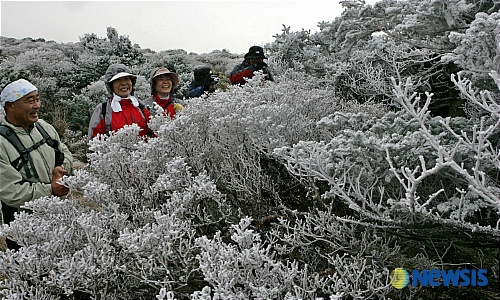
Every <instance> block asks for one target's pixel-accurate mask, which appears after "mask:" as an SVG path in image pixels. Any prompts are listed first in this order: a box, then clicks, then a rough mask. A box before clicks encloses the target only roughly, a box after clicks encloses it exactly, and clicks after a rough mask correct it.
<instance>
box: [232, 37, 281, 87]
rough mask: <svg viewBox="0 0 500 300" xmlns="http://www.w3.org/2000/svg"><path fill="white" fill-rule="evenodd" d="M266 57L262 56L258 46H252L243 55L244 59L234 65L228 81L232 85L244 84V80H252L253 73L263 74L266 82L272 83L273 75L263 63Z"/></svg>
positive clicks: (260, 48)
mask: <svg viewBox="0 0 500 300" xmlns="http://www.w3.org/2000/svg"><path fill="white" fill-rule="evenodd" d="M264 59H267V57H266V56H265V55H264V49H262V47H259V46H252V47H250V49H248V53H247V54H245V59H244V60H243V62H242V63H241V64H239V65H236V66H235V67H234V69H233V71H232V72H231V75H230V77H229V80H231V83H232V84H244V83H245V78H252V77H253V76H254V72H255V71H261V70H262V72H263V73H264V75H265V78H266V80H270V81H274V78H273V75H272V74H271V72H270V71H269V68H268V66H267V64H266V63H265V62H264Z"/></svg>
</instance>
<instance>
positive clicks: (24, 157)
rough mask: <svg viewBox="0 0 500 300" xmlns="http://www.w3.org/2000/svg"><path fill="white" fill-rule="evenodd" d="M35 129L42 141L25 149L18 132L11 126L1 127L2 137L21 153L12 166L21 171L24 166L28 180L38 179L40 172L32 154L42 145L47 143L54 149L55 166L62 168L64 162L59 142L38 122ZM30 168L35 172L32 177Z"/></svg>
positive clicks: (0, 133)
mask: <svg viewBox="0 0 500 300" xmlns="http://www.w3.org/2000/svg"><path fill="white" fill-rule="evenodd" d="M35 127H36V129H37V130H38V132H40V134H41V135H42V139H41V140H40V141H38V142H37V143H35V144H33V145H32V146H31V147H29V148H26V147H24V145H23V143H22V142H21V140H20V139H19V136H17V134H16V132H15V131H14V130H12V128H10V127H9V126H6V125H3V124H1V125H0V135H2V136H3V137H4V138H5V139H7V140H8V141H9V142H10V143H11V144H12V146H14V148H16V150H17V152H18V153H19V157H18V158H16V159H15V160H13V161H12V162H11V165H12V166H13V167H14V168H15V169H16V170H17V171H19V170H20V169H21V167H23V166H24V172H25V173H26V177H27V178H31V177H35V178H39V177H38V172H37V171H36V168H35V165H34V164H33V160H32V158H31V155H30V152H31V151H33V150H35V149H37V148H38V147H40V146H41V145H43V144H45V143H47V145H49V146H50V147H51V148H53V149H54V154H55V166H61V165H62V163H63V162H64V153H62V152H61V150H59V141H57V140H55V139H53V138H52V137H51V136H50V135H49V134H48V133H47V131H45V129H44V128H43V127H42V125H40V124H39V123H38V122H36V123H35ZM29 166H31V170H33V175H31V171H30V168H29Z"/></svg>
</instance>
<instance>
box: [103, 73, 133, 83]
mask: <svg viewBox="0 0 500 300" xmlns="http://www.w3.org/2000/svg"><path fill="white" fill-rule="evenodd" d="M125 76H130V77H133V78H135V75H134V74H130V73H127V72H120V73H118V74H116V75H115V76H113V77H111V79H110V80H109V82H112V81H115V80H117V79H118V78H122V77H125Z"/></svg>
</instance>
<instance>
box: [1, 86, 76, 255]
mask: <svg viewBox="0 0 500 300" xmlns="http://www.w3.org/2000/svg"><path fill="white" fill-rule="evenodd" d="M0 106H1V107H2V108H3V109H4V110H5V116H4V118H3V119H2V121H1V123H0V182H1V184H0V200H1V205H2V220H3V223H5V224H8V223H10V222H11V221H12V220H14V213H15V212H18V211H19V210H20V209H21V206H22V205H23V204H24V203H26V202H28V201H31V200H35V199H37V198H40V197H44V196H51V195H54V196H65V195H66V194H67V193H68V191H69V189H68V188H67V187H66V186H64V185H62V184H59V183H58V181H59V180H60V179H61V178H62V177H63V175H65V174H68V175H70V174H71V173H72V172H73V156H72V154H71V152H70V151H69V149H68V147H66V145H64V144H63V143H62V142H61V140H60V138H59V135H58V134H57V131H56V130H55V128H54V127H53V126H52V125H50V124H48V123H47V122H45V121H43V120H42V119H39V118H38V113H39V111H40V106H41V104H40V98H39V96H38V89H37V88H36V87H35V86H34V85H33V84H31V83H30V82H29V81H27V80H25V79H19V80H16V81H14V82H12V83H10V84H8V85H6V86H5V87H4V88H3V90H2V92H1V94H0ZM7 246H8V247H9V248H17V245H16V243H15V242H13V241H10V240H7Z"/></svg>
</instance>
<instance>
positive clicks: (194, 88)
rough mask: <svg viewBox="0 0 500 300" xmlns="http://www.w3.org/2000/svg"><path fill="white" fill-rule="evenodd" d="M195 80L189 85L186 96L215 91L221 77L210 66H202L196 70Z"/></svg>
mask: <svg viewBox="0 0 500 300" xmlns="http://www.w3.org/2000/svg"><path fill="white" fill-rule="evenodd" d="M193 73H194V80H193V82H191V84H190V85H189V87H188V91H187V92H186V94H185V96H186V98H195V97H203V96H207V95H208V94H209V93H213V92H215V87H216V85H217V83H219V77H218V76H217V75H215V74H213V73H212V70H210V68H209V67H200V68H197V69H195V70H194V72H193Z"/></svg>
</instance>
